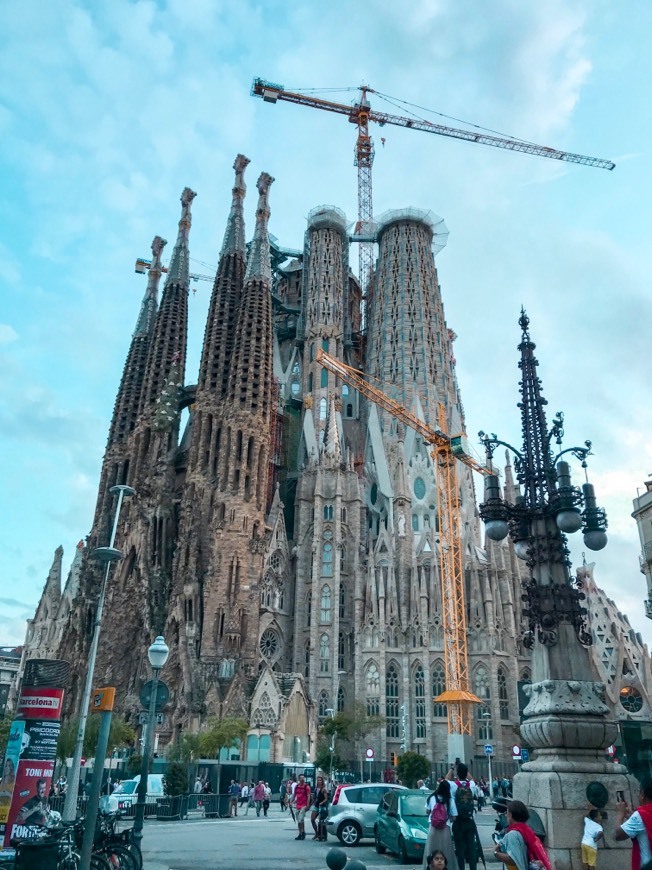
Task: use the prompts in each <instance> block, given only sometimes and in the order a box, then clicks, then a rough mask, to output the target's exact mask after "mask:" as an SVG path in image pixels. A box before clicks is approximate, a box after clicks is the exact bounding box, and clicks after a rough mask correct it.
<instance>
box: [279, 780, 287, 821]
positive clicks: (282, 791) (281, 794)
mask: <svg viewBox="0 0 652 870" xmlns="http://www.w3.org/2000/svg"><path fill="white" fill-rule="evenodd" d="M287 794H288V790H287V786H286V785H285V782H284V781H282V782H281V786H280V788H279V790H278V803H279V806H280V808H281V812H282V813H284V812H285V809H286V806H285V801H286V798H287Z"/></svg>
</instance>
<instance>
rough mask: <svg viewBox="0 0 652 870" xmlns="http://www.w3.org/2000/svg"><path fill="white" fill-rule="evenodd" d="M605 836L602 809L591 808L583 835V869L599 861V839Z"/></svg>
mask: <svg viewBox="0 0 652 870" xmlns="http://www.w3.org/2000/svg"><path fill="white" fill-rule="evenodd" d="M601 837H604V829H603V827H602V813H601V812H600V810H596V809H593V810H589V812H588V813H587V815H586V817H585V818H584V835H583V836H582V843H581V849H582V870H589V868H591V867H595V865H596V864H597V861H598V840H599V839H600V838H601Z"/></svg>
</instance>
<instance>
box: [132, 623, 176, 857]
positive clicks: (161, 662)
mask: <svg viewBox="0 0 652 870" xmlns="http://www.w3.org/2000/svg"><path fill="white" fill-rule="evenodd" d="M169 655H170V650H169V648H168V645H167V644H166V642H165V640H164V639H163V637H161V635H159V636H158V637H157V638H156V640H155V641H154V643H153V644H152V645H151V646H150V648H149V649H148V650H147V658H148V659H149V663H150V665H151V666H152V677H153V679H152V693H151V695H150V701H149V712H148V714H147V730H146V731H145V742H144V744H143V758H142V764H141V767H140V782H139V783H138V789H137V791H136V793H137V795H138V800H137V803H136V814H135V816H134V828H133V831H132V835H133V838H134V842H135V843H136V845H137V846H139V847H140V843H141V840H142V839H143V822H144V820H145V803H146V801H147V774H148V770H149V757H150V755H151V752H152V743H153V742H154V731H155V729H156V704H157V689H158V683H159V676H160V674H161V671H162V670H163V668H164V667H165V663H166V662H167V660H168V656H169Z"/></svg>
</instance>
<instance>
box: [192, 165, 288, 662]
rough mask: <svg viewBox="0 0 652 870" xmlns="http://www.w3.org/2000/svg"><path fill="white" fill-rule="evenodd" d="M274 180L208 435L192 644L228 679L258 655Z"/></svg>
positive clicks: (262, 195) (259, 220)
mask: <svg viewBox="0 0 652 870" xmlns="http://www.w3.org/2000/svg"><path fill="white" fill-rule="evenodd" d="M243 168H244V167H243ZM236 170H237V164H236ZM273 181H274V179H273V178H272V177H271V175H268V174H267V173H266V172H263V173H262V174H261V176H260V177H259V179H258V183H257V188H258V193H259V197H258V207H257V210H256V229H255V232H254V238H253V241H252V243H251V248H250V251H249V258H248V260H247V267H246V272H245V283H244V287H243V290H242V296H241V299H240V304H239V306H238V309H237V316H236V326H235V333H234V336H233V344H232V347H233V350H232V353H231V355H230V360H229V366H230V370H229V378H228V385H227V387H228V389H227V397H226V402H225V403H224V405H223V411H222V414H221V416H220V419H219V420H218V421H216V424H215V425H216V434H215V436H214V437H215V438H217V437H218V433H219V439H220V447H219V450H218V451H217V454H216V456H217V466H216V468H215V490H216V491H215V492H214V493H213V511H214V512H213V519H214V522H213V523H212V526H211V536H210V541H209V542H208V545H209V546H210V548H211V552H210V554H208V556H207V565H208V567H207V570H206V575H205V577H204V578H203V580H202V584H201V611H202V614H203V620H202V627H201V637H200V638H199V639H198V640H199V643H198V647H199V651H200V658H201V660H202V662H205V663H211V662H212V663H215V664H216V665H218V664H219V673H220V675H221V676H223V677H230V676H233V675H234V674H235V672H236V670H242V671H243V672H244V673H245V674H246V675H249V674H251V673H253V672H254V671H255V668H256V667H257V664H258V661H259V658H260V653H259V619H260V611H259V601H258V596H257V595H252V594H251V593H250V590H254V589H257V588H258V585H259V584H260V582H261V578H262V573H263V554H264V552H265V547H266V545H265V515H266V510H267V504H266V493H267V475H268V462H269V446H270V445H269V431H270V421H271V418H272V298H271V284H272V275H271V264H270V258H269V235H268V229H267V225H268V221H269V215H270V211H269V200H268V196H269V188H270V186H271V184H272V182H273ZM236 186H237V188H238V191H239V190H241V187H239V186H238V185H236ZM239 203H240V196H239V193H238V194H237V202H234V209H233V210H232V213H231V215H232V218H236V217H237V216H238V211H237V208H239ZM235 223H236V221H235V220H233V222H232V225H231V226H230V227H229V228H228V229H227V235H226V245H227V246H229V245H231V239H232V238H233V239H237V238H239V236H238V234H237V233H236V232H235V229H236V226H235ZM231 229H233V230H234V232H233V233H231V232H230V231H231ZM228 256H231V253H229V254H228ZM234 256H235V253H234Z"/></svg>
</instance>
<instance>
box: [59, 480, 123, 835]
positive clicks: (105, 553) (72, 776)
mask: <svg viewBox="0 0 652 870" xmlns="http://www.w3.org/2000/svg"><path fill="white" fill-rule="evenodd" d="M109 492H111V493H113V495H117V496H118V503H117V505H116V508H115V514H114V517H113V528H112V529H111V538H110V540H109V546H108V547H97V548H96V549H95V550H94V551H93V555H94V556H95V557H96V558H97V559H98V560H99V561H100V562H104V577H103V578H102V586H101V587H100V595H99V598H98V599H97V609H96V611H95V623H94V626H93V637H92V639H91V646H90V650H89V652H88V670H87V671H86V683H85V685H84V694H83V695H82V702H81V708H80V711H79V726H78V728H77V741H76V743H75V752H74V754H73V757H72V765H71V767H70V772H69V774H68V788H67V789H66V800H65V803H64V805H63V818H64V820H65V821H67V822H71V821H73V820H74V819H75V818H76V816H77V794H78V785H79V772H80V770H81V759H82V753H83V751H84V736H85V734H86V720H87V719H88V708H89V706H90V703H91V692H92V691H93V677H94V674H95V660H96V659H97V648H98V645H99V642H100V630H101V626H102V612H103V610H104V599H105V597H106V587H107V583H108V582H109V574H110V572H111V565H112V563H113V562H116V561H118V560H119V559H122V553H121V552H120V550H116V549H115V547H114V544H115V537H116V534H117V531H118V519H119V517H120V510H121V508H122V502H123V499H124V498H125V497H126V496H130V495H134V494H135V490H133V489H132V488H131V487H130V486H126V485H125V484H119V485H118V486H112V487H111V489H110V490H109Z"/></svg>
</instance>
